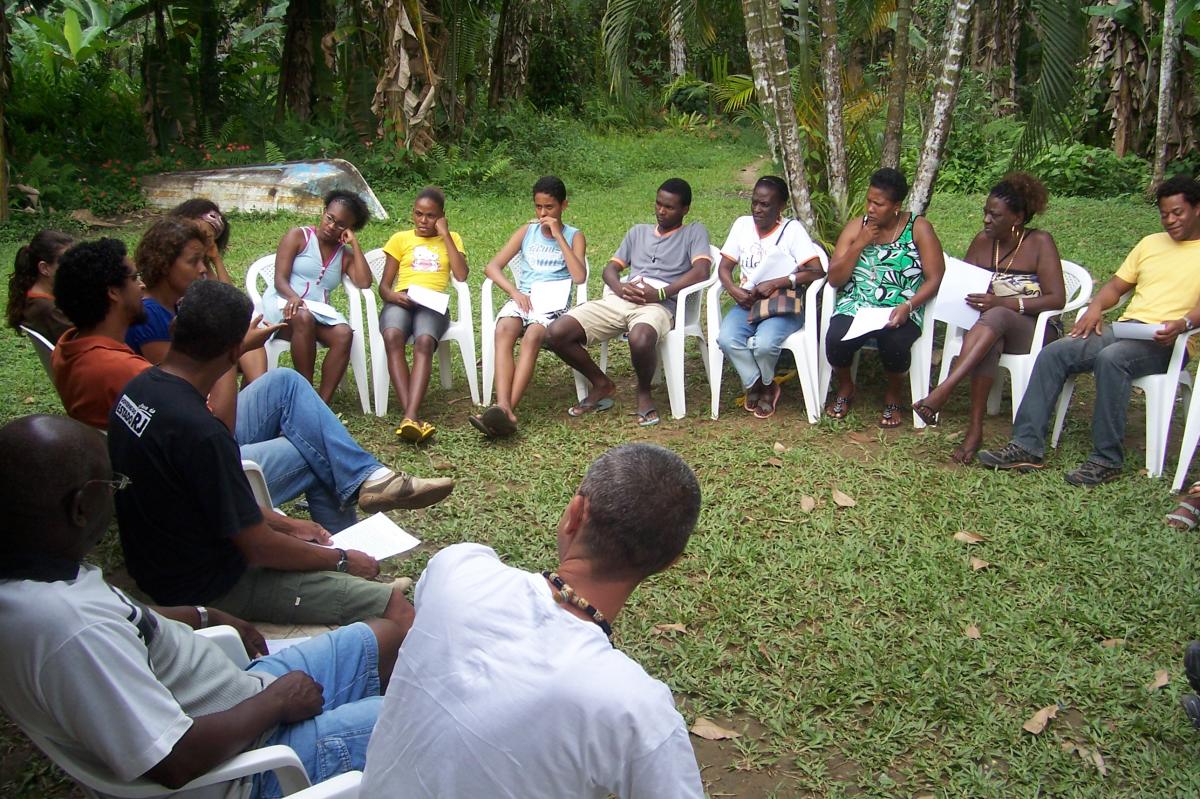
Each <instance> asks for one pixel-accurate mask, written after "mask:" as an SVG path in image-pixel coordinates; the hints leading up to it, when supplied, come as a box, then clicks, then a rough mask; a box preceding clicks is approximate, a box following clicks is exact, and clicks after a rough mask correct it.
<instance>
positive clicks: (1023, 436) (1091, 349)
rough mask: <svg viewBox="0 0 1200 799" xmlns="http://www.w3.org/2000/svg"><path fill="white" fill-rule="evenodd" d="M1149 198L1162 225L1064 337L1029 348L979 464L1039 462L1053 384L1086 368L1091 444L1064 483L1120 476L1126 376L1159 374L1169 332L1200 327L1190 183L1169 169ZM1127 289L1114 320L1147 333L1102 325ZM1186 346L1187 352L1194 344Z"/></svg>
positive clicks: (1058, 387)
mask: <svg viewBox="0 0 1200 799" xmlns="http://www.w3.org/2000/svg"><path fill="white" fill-rule="evenodd" d="M1155 196H1156V197H1157V199H1158V212H1159V216H1160V217H1161V219H1162V226H1163V231H1164V232H1163V233H1155V234H1153V235H1150V236H1147V237H1146V238H1144V239H1142V240H1141V241H1140V242H1138V244H1137V246H1136V247H1134V248H1133V251H1132V252H1130V253H1129V255H1128V257H1126V258H1125V262H1124V263H1123V264H1121V268H1120V269H1118V270H1117V274H1116V275H1114V276H1113V278H1112V279H1111V280H1109V281H1108V282H1107V283H1105V284H1104V287H1103V288H1102V289H1100V291H1099V292H1097V293H1096V296H1095V297H1093V298H1092V302H1091V304H1090V305H1089V306H1088V308H1087V310H1086V311H1085V312H1084V313H1083V314H1082V315H1081V316H1080V317H1079V319H1078V321H1076V322H1075V327H1073V328H1072V329H1071V333H1070V335H1069V336H1065V337H1063V338H1061V339H1059V340H1058V341H1055V342H1054V343H1053V344H1050V345H1048V346H1046V347H1045V348H1044V349H1043V350H1042V352H1041V354H1039V355H1038V358H1037V362H1036V363H1035V364H1034V367H1033V375H1032V376H1031V378H1030V381H1029V389H1028V390H1027V391H1026V392H1025V397H1024V399H1022V401H1021V407H1020V408H1019V409H1018V410H1017V417H1016V420H1015V421H1014V422H1013V436H1012V442H1011V443H1009V444H1008V445H1007V446H1005V447H1003V448H1002V449H998V450H984V451H981V452H980V453H979V462H980V463H982V464H983V465H984V466H990V467H992V468H993V469H1015V470H1017V471H1030V470H1032V469H1040V468H1042V466H1043V465H1044V464H1043V463H1042V456H1043V454H1044V452H1045V443H1046V430H1047V428H1048V426H1049V424H1050V415H1051V414H1052V413H1053V411H1054V406H1055V404H1056V401H1057V399H1058V395H1059V393H1060V392H1061V391H1062V387H1063V384H1064V383H1065V382H1066V379H1067V377H1068V376H1070V375H1074V374H1079V373H1081V372H1095V375H1096V405H1095V408H1094V409H1093V411H1092V451H1091V453H1090V454H1089V455H1088V458H1087V460H1086V461H1084V462H1083V464H1081V465H1080V466H1079V468H1077V469H1074V470H1073V471H1070V472H1067V474H1066V475H1065V477H1066V480H1067V482H1068V483H1070V484H1072V485H1080V486H1090V485H1099V484H1100V483H1107V482H1108V481H1109V480H1113V479H1116V478H1117V477H1119V476H1120V474H1121V469H1122V465H1123V463H1124V451H1123V447H1122V442H1123V441H1124V439H1125V410H1126V408H1127V406H1128V405H1129V396H1130V393H1131V392H1132V387H1133V381H1134V379H1136V378H1138V377H1142V376H1143V375H1151V374H1159V373H1161V372H1165V371H1166V369H1167V365H1168V361H1169V359H1170V356H1171V348H1172V346H1173V345H1174V344H1175V338H1176V336H1178V335H1179V334H1180V333H1183V332H1185V331H1188V330H1192V329H1193V328H1195V327H1196V326H1198V325H1200V307H1198V306H1200V183H1198V182H1197V181H1196V180H1195V179H1194V178H1190V177H1186V176H1182V175H1181V176H1177V177H1174V178H1171V179H1170V180H1168V181H1165V182H1164V183H1163V184H1162V185H1161V186H1159V187H1158V191H1157V192H1155ZM1130 291H1132V292H1133V297H1132V299H1130V301H1129V304H1128V305H1127V306H1126V307H1125V309H1124V312H1123V313H1122V314H1121V321H1128V322H1142V323H1144V324H1146V325H1152V326H1154V327H1156V328H1157V330H1155V332H1154V337H1153V339H1134V338H1118V337H1117V336H1116V334H1115V333H1114V332H1113V328H1112V326H1111V325H1106V324H1104V312H1105V311H1106V310H1108V309H1109V308H1111V307H1113V306H1114V305H1116V304H1117V302H1118V301H1120V299H1121V297H1122V296H1124V295H1125V294H1126V293H1128V292H1130ZM1191 344H1195V340H1194V339H1193V340H1192V341H1189V345H1191ZM1191 352H1192V354H1193V355H1194V354H1195V349H1194V348H1191Z"/></svg>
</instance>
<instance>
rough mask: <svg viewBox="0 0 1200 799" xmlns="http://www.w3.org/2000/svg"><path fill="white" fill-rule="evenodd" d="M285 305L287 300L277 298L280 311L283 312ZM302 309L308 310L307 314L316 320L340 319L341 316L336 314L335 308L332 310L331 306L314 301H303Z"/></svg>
mask: <svg viewBox="0 0 1200 799" xmlns="http://www.w3.org/2000/svg"><path fill="white" fill-rule="evenodd" d="M287 304H288V300H286V299H284V298H283V297H280V298H279V308H280V310H283V307H284V306H285V305H287ZM304 307H305V308H307V309H308V312H309V313H310V314H312V315H313V316H315V317H317V319H338V318H340V317H341V314H340V313H339V312H338V310H337V308H334V307H333V306H332V305H330V304H329V303H327V302H317V301H316V300H305V301H304Z"/></svg>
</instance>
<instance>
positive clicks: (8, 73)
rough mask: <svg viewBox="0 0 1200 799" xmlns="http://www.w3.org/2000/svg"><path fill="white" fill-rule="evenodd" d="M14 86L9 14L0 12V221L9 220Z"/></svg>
mask: <svg viewBox="0 0 1200 799" xmlns="http://www.w3.org/2000/svg"><path fill="white" fill-rule="evenodd" d="M11 86H12V67H11V66H9V62H8V15H7V14H0V222H7V221H8V135H7V130H6V128H5V122H4V107H5V104H6V102H7V101H8V90H9V87H11Z"/></svg>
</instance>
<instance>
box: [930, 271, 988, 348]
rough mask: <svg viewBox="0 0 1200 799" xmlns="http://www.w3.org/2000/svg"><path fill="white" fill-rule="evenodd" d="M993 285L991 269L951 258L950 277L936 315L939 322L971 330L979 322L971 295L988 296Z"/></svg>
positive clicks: (940, 294)
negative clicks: (971, 302)
mask: <svg viewBox="0 0 1200 799" xmlns="http://www.w3.org/2000/svg"><path fill="white" fill-rule="evenodd" d="M991 286H992V273H991V272H989V271H988V270H986V269H980V268H979V267H978V266H974V265H972V264H969V263H967V262H966V261H960V260H959V259H957V258H947V259H946V274H945V275H944V276H943V277H942V285H941V286H939V287H938V293H937V299H936V300H934V303H933V309H934V310H933V313H934V315H935V316H937V318H938V319H943V320H945V321H947V322H949V323H950V324H952V325H957V326H959V327H961V328H963V329H964V330H970V329H971V328H972V327H974V326H975V323H976V322H978V321H979V311H977V310H975V309H974V308H972V307H971V306H969V305H967V295H968V294H986V293H987V291H988V289H989V288H991Z"/></svg>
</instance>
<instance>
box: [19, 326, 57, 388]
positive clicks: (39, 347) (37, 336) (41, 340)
mask: <svg viewBox="0 0 1200 799" xmlns="http://www.w3.org/2000/svg"><path fill="white" fill-rule="evenodd" d="M20 327H21V332H22V333H24V334H25V335H27V336H29V343H30V344H32V345H33V351H34V352H36V353H37V356H38V360H39V361H41V362H42V368H43V369H45V370H46V375H47V376H48V377H49V378H50V382H51V383H53V382H54V372H53V371H52V370H51V369H50V355H51V354H52V353H53V352H54V342H52V341H50V339H48V338H46V337H45V336H43V335H42V334H41V333H39V332H37V331H36V330H34V329H33V328H31V327H26V326H25V325H21V326H20Z"/></svg>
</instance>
